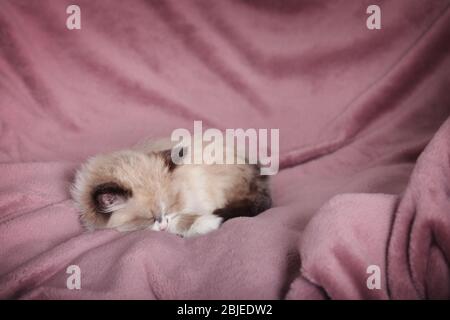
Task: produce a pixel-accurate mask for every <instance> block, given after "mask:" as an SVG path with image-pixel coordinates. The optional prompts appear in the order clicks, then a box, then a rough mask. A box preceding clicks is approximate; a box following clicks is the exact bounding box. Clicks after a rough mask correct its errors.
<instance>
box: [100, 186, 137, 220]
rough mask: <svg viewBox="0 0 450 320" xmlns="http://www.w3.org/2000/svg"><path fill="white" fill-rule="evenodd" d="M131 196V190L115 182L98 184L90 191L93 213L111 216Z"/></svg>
mask: <svg viewBox="0 0 450 320" xmlns="http://www.w3.org/2000/svg"><path fill="white" fill-rule="evenodd" d="M131 196H132V193H131V190H128V189H126V188H124V187H122V186H120V185H118V184H117V183H115V182H108V183H103V184H100V185H98V186H96V187H95V188H94V189H93V191H92V201H93V203H94V207H95V211H97V212H99V213H106V214H111V213H113V212H114V211H116V210H117V209H120V208H121V207H122V206H123V205H124V204H125V203H126V201H127V200H128V198H130V197H131Z"/></svg>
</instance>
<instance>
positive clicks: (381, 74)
mask: <svg viewBox="0 0 450 320" xmlns="http://www.w3.org/2000/svg"><path fill="white" fill-rule="evenodd" d="M72 3H73V2H72V1H66V0H60V1H54V0H44V1H33V0H9V1H8V0H0V8H1V9H0V298H22V299H23V298H25V299H37V298H39V299H72V298H83V299H94V298H97V299H98V298H100V299H118V298H146V299H147V298H148V299H197V298H206V299H232V298H235V299H250V298H252V299H259V298H261V299H280V298H287V299H326V298H336V299H340V298H341V299H344V298H345V299H364V298H371V299H372V298H374V299H389V298H393V299H402V298H407V299H417V298H447V299H448V298H450V276H449V261H450V120H447V121H446V119H447V118H448V117H449V115H450V90H449V88H450V54H449V53H450V41H449V39H450V9H449V6H450V4H449V2H448V1H447V0H428V1H423V0H391V1H388V0H384V1H381V0H374V1H372V0H371V1H366V0H363V1H359V0H358V1H357V0H355V1H349V0H336V1H325V0H324V1H318V0H314V1H312V0H285V1H276V0H259V1H250V0H229V1H207V0H203V1H196V0H190V1H177V0H167V1H150V0H149V1H144V0H133V1H111V0H108V1H107V0H94V1H92V0H79V1H77V4H78V5H79V6H80V8H81V26H82V29H81V30H68V29H67V28H66V19H67V17H68V14H67V13H66V8H67V6H68V5H70V4H72ZM371 4H377V5H379V6H380V8H381V10H382V11H381V12H382V14H381V18H382V20H381V21H382V28H381V30H369V29H368V28H367V27H366V19H367V17H368V14H367V13H366V8H367V7H368V6H369V5H371ZM194 120H202V121H203V124H204V126H205V127H215V128H220V129H225V128H244V129H245V128H269V129H270V128H278V129H280V160H281V171H280V172H279V173H278V174H277V175H276V176H274V177H273V178H272V192H273V200H274V206H273V208H272V209H270V210H267V211H266V212H264V213H262V214H261V215H259V216H258V217H256V218H236V219H232V220H230V221H228V222H226V223H225V224H224V225H223V226H222V227H221V228H220V229H219V230H217V231H214V232H212V233H210V234H208V235H205V236H201V237H198V238H193V239H182V238H179V237H176V236H174V235H171V234H167V233H157V232H153V231H137V232H130V233H119V232H116V231H112V230H107V231H97V232H93V233H87V232H85V231H83V230H82V228H81V226H80V224H79V221H78V214H77V211H76V209H75V208H74V205H73V203H72V201H71V199H70V195H69V188H70V185H71V183H72V181H73V175H74V172H75V170H76V168H78V166H79V165H80V163H81V162H82V161H83V160H84V159H86V157H88V156H90V155H93V154H96V153H99V152H105V151H110V150H115V149H118V148H122V147H126V146H130V145H131V144H134V143H135V142H137V141H139V140H141V139H143V138H147V137H161V136H166V135H168V134H170V133H171V131H172V130H173V129H175V128H188V129H192V127H193V121H194ZM419 155H420V156H419ZM70 265H78V266H79V267H80V268H81V287H82V288H81V290H69V289H67V288H66V279H67V277H68V276H69V275H68V274H67V273H66V268H67V267H68V266H70ZM371 265H376V266H378V267H379V268H380V272H381V273H380V277H381V288H380V289H373V290H370V289H369V288H368V287H367V283H366V281H367V278H368V277H369V276H370V273H367V268H368V267H369V266H371Z"/></svg>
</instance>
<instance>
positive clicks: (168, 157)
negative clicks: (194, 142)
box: [161, 147, 187, 171]
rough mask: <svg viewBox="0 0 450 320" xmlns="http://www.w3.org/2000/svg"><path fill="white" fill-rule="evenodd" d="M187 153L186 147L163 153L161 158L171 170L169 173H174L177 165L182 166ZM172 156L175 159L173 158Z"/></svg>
mask: <svg viewBox="0 0 450 320" xmlns="http://www.w3.org/2000/svg"><path fill="white" fill-rule="evenodd" d="M186 153H187V148H186V147H174V148H172V149H168V150H164V151H161V156H162V157H163V159H164V162H165V163H166V165H167V167H168V168H169V171H173V170H174V169H175V168H176V166H177V164H181V162H182V160H183V158H184V157H185V156H186ZM172 155H173V156H174V157H172Z"/></svg>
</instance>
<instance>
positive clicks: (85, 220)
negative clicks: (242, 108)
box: [72, 140, 271, 237]
mask: <svg viewBox="0 0 450 320" xmlns="http://www.w3.org/2000/svg"><path fill="white" fill-rule="evenodd" d="M172 148H174V144H173V143H172V142H171V141H170V140H159V141H156V142H147V143H144V144H141V145H138V146H137V147H135V148H132V149H130V150H123V151H118V152H113V153H110V154H104V155H98V156H96V157H93V158H91V159H90V160H88V161H87V162H86V163H85V164H84V165H83V166H82V167H81V169H80V170H79V171H78V172H77V174H76V178H75V183H74V186H73V188H72V195H73V198H74V200H75V202H76V203H77V205H78V207H79V209H80V211H81V222H82V224H83V225H84V226H85V227H86V228H87V229H89V230H93V229H99V228H115V229H117V230H119V231H129V230H136V229H144V228H148V229H151V230H156V231H167V232H171V233H175V234H178V235H180V236H183V237H191V236H195V235H200V234H205V233H208V232H210V231H212V230H215V229H217V228H218V227H219V226H220V224H221V223H222V222H224V221H226V220H227V219H231V218H234V217H238V216H249V217H252V216H255V215H257V214H259V213H261V212H262V211H264V210H267V209H268V208H270V206H271V197H270V192H269V181H268V176H262V175H260V172H259V166H258V165H251V164H210V165H208V164H200V165H198V164H185V163H184V162H186V161H184V162H183V159H188V157H191V158H190V159H193V157H194V154H193V153H194V152H192V150H189V148H188V147H185V146H181V147H180V146H178V147H177V148H178V149H177V150H175V149H174V150H175V151H174V152H176V153H177V154H178V155H179V157H180V158H181V159H182V161H181V163H180V164H178V165H177V164H175V163H174V161H172V157H171V152H172ZM228 152H232V153H233V156H234V158H235V159H237V158H238V157H240V158H241V159H244V160H245V157H243V156H239V155H238V152H236V150H226V149H225V148H224V152H223V155H224V157H225V156H226V154H227V153H228ZM177 163H179V162H178V161H177ZM235 163H236V161H235ZM245 163H247V162H245Z"/></svg>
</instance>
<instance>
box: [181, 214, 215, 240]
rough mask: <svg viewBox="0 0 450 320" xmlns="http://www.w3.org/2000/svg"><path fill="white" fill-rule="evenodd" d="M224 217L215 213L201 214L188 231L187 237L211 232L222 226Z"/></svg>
mask: <svg viewBox="0 0 450 320" xmlns="http://www.w3.org/2000/svg"><path fill="white" fill-rule="evenodd" d="M221 223H222V218H221V217H218V216H216V215H213V214H204V215H201V216H199V217H198V218H197V219H195V221H194V222H193V223H192V225H191V227H190V228H189V229H188V230H187V231H186V233H185V237H186V238H188V237H195V236H199V235H202V234H206V233H209V232H211V231H213V230H216V229H218V228H219V227H220V224H221Z"/></svg>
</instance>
